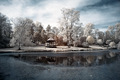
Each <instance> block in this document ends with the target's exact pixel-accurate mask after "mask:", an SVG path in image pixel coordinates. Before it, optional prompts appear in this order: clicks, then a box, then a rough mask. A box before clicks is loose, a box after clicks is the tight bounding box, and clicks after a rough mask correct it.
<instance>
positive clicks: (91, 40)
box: [86, 36, 95, 44]
mask: <svg viewBox="0 0 120 80" xmlns="http://www.w3.org/2000/svg"><path fill="white" fill-rule="evenodd" d="M86 41H87V42H88V44H93V43H95V39H94V38H93V37H92V36H88V37H87V39H86Z"/></svg>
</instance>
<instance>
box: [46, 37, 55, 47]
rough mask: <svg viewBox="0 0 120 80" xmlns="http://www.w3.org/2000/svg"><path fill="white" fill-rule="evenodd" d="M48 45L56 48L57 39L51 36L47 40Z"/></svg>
mask: <svg viewBox="0 0 120 80" xmlns="http://www.w3.org/2000/svg"><path fill="white" fill-rule="evenodd" d="M46 47H49V48H56V44H55V40H54V39H53V38H52V37H50V38H49V39H48V40H47V42H46Z"/></svg>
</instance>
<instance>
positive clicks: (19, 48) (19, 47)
mask: <svg viewBox="0 0 120 80" xmlns="http://www.w3.org/2000/svg"><path fill="white" fill-rule="evenodd" d="M18 50H21V46H20V42H19V45H18Z"/></svg>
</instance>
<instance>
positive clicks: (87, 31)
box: [84, 23, 94, 37]
mask: <svg viewBox="0 0 120 80" xmlns="http://www.w3.org/2000/svg"><path fill="white" fill-rule="evenodd" d="M93 29H94V25H93V24H92V23H88V24H87V25H86V26H85V27H84V36H86V37H87V36H93V33H92V32H93Z"/></svg>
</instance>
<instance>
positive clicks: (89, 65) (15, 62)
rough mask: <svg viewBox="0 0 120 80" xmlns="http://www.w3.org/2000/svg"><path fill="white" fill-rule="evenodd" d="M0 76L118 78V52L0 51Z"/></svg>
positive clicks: (6, 79)
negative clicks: (49, 53)
mask: <svg viewBox="0 0 120 80" xmlns="http://www.w3.org/2000/svg"><path fill="white" fill-rule="evenodd" d="M42 58H43V59H44V60H45V62H44V61H41V60H42ZM98 60H100V61H101V62H100V63H99V62H97V61H98ZM46 61H47V62H46ZM70 62H71V63H72V64H71V65H70ZM77 62H81V64H78V63H77ZM58 63H59V64H58ZM63 63H64V64H63ZM0 80H120V53H119V52H118V53H116V52H115V53H105V54H97V55H96V54H94V53H93V54H90V55H89V54H87V55H84V54H80V55H78V54H54V55H53V54H52V55H33V54H31V55H27V54H25V55H24V54H22V55H7V56H5V55H1V56H0Z"/></svg>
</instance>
